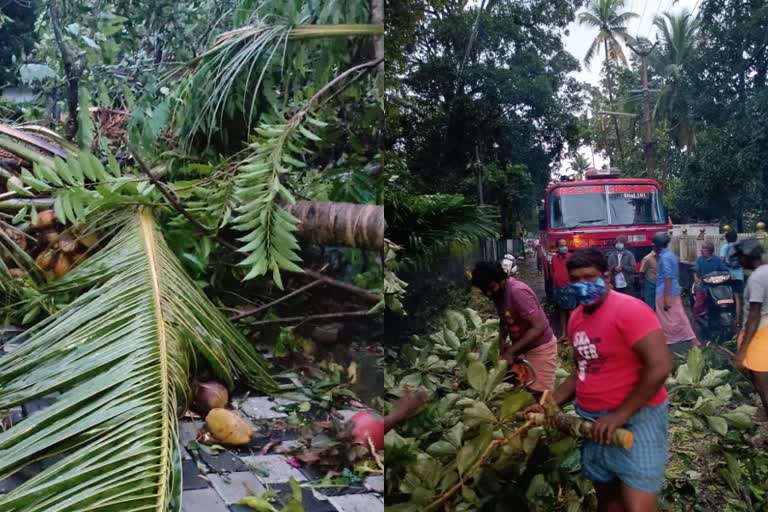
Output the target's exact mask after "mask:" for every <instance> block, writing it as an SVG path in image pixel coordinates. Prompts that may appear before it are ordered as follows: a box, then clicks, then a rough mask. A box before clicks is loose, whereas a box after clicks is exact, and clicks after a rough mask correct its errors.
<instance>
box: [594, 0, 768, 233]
mask: <svg viewBox="0 0 768 512" xmlns="http://www.w3.org/2000/svg"><path fill="white" fill-rule="evenodd" d="M767 20H768V11H767V10H766V7H765V6H764V5H762V4H761V3H754V2H752V3H750V2H748V3H743V2H737V1H730V0H704V1H702V2H701V3H700V6H699V9H698V11H697V12H696V13H693V14H691V13H689V12H688V11H685V10H684V9H673V10H672V11H670V12H668V13H658V17H657V19H656V22H655V24H654V28H653V31H652V32H651V37H652V39H654V40H655V39H656V36H658V46H657V47H656V49H655V50H654V51H653V52H652V53H651V55H650V57H649V59H648V61H649V81H650V87H651V88H652V89H654V91H652V92H651V95H650V102H651V108H652V122H653V138H654V140H655V151H656V178H657V179H659V180H660V181H661V182H662V183H663V184H664V185H666V187H667V194H666V203H667V207H668V209H669V210H670V213H671V214H672V216H673V220H674V221H676V222H687V221H695V220H706V221H721V222H723V223H726V222H727V223H734V224H736V225H737V227H738V228H739V230H752V229H754V222H755V221H756V220H759V219H758V217H760V216H762V215H764V214H765V209H764V206H763V205H764V204H766V198H767V197H768V196H766V189H765V186H764V183H765V178H766V176H765V174H764V173H765V166H764V165H762V162H764V161H765V158H766V154H765V147H766V145H765V143H764V142H765V137H766V134H765V127H764V123H763V122H762V119H763V118H764V115H765V109H766V107H768V95H767V94H766V93H765V90H766V73H767V72H766V70H767V69H768V55H767V54H766V46H765V38H764V35H765V25H766V22H767ZM654 33H655V34H656V36H654V35H653V34H654ZM639 43H640V44H641V45H642V44H643V41H640V42H639ZM644 44H645V47H646V48H648V47H650V43H649V42H645V43H644ZM603 77H604V80H603V82H602V84H601V87H600V89H599V90H597V89H590V96H591V103H590V108H591V110H592V122H591V126H590V129H589V130H588V133H589V136H588V137H586V139H587V141H588V142H589V141H591V142H592V143H593V144H594V145H595V146H596V147H597V148H598V149H600V150H602V151H604V152H606V153H607V154H609V155H611V156H612V157H613V158H612V163H613V165H616V166H618V167H620V168H622V169H623V170H624V171H625V173H626V174H628V175H634V176H644V175H645V162H644V159H643V156H642V154H643V139H642V127H643V124H642V123H643V121H642V119H643V117H642V105H643V98H642V95H641V93H639V92H638V90H639V89H641V88H642V83H641V79H640V59H639V58H638V57H636V56H634V55H633V57H632V58H631V59H630V63H629V67H627V68H622V69H620V70H618V72H616V73H614V76H612V77H611V76H610V75H608V74H604V75H603ZM612 90H615V91H618V94H616V98H615V99H614V101H613V102H611V101H610V92H611V91H612ZM611 105H612V107H613V108H612V109H610V110H614V111H622V112H627V113H632V114H635V115H636V117H634V118H627V117H621V118H620V120H619V121H618V124H619V128H620V130H619V137H620V141H621V144H622V145H623V146H624V151H623V153H622V154H619V153H618V151H617V137H616V133H615V132H614V130H613V119H611V117H610V116H603V115H599V114H597V111H598V110H609V109H608V107H609V106H611Z"/></svg>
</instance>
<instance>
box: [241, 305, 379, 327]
mask: <svg viewBox="0 0 768 512" xmlns="http://www.w3.org/2000/svg"><path fill="white" fill-rule="evenodd" d="M370 314H371V313H370V311H369V310H367V309H365V310H360V311H345V312H342V313H324V314H322V315H309V316H292V317H288V318H275V319H274V320H259V321H258V322H253V323H252V324H251V325H267V324H290V323H293V322H301V323H304V322H309V321H312V320H327V319H331V318H348V317H353V316H368V315H370Z"/></svg>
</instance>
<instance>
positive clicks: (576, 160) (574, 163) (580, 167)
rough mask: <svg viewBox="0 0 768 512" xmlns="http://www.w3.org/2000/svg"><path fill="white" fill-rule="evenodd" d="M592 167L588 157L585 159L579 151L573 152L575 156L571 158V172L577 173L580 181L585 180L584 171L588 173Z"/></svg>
mask: <svg viewBox="0 0 768 512" xmlns="http://www.w3.org/2000/svg"><path fill="white" fill-rule="evenodd" d="M590 167H591V165H590V163H589V160H588V159H587V157H585V156H584V155H582V154H581V153H579V152H578V151H574V152H573V155H572V157H571V170H572V171H574V172H575V173H576V175H577V176H578V177H579V179H583V177H584V171H586V170H587V169H589V168H590Z"/></svg>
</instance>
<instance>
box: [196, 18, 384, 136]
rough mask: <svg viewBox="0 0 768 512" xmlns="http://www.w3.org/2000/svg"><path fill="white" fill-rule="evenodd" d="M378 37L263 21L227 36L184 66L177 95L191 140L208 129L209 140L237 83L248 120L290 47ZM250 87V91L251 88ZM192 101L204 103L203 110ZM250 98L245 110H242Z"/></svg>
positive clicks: (357, 28) (370, 30)
mask: <svg viewBox="0 0 768 512" xmlns="http://www.w3.org/2000/svg"><path fill="white" fill-rule="evenodd" d="M381 34H383V27H382V26H380V25H299V26H293V25H290V24H288V23H287V22H283V21H272V20H270V19H267V18H264V19H262V20H257V21H256V22H255V23H253V24H252V25H248V26H245V27H241V28H238V29H235V30H232V31H230V32H226V33H224V34H222V35H221V36H219V37H218V39H217V40H216V41H215V42H214V44H213V46H211V48H209V49H208V50H207V51H206V52H205V53H203V54H202V55H200V56H198V57H197V58H195V59H193V60H192V61H190V62H189V64H187V68H188V71H187V73H186V79H185V83H184V85H183V87H182V95H183V96H186V97H187V99H188V100H189V101H188V106H187V108H188V109H189V108H190V105H194V107H193V108H194V109H196V112H195V114H194V120H193V121H192V124H191V130H190V132H189V133H190V136H191V135H192V134H194V133H195V132H197V131H198V130H200V129H201V128H203V127H207V132H208V136H209V137H210V135H211V134H212V133H213V130H214V129H215V127H216V126H217V123H220V122H221V121H222V119H223V116H224V113H225V110H226V105H227V102H228V101H229V100H230V96H231V94H232V91H233V88H234V86H235V85H236V83H238V81H241V80H242V81H244V83H245V90H246V94H245V95H244V97H243V102H244V103H243V105H242V109H243V112H245V113H246V118H247V119H249V120H251V119H253V113H254V109H255V106H256V101H257V99H258V97H259V95H258V94H256V92H258V91H259V89H260V87H261V85H262V83H263V81H264V78H265V76H266V74H267V72H268V71H269V70H270V68H271V66H272V65H273V64H275V63H276V62H277V61H278V60H280V61H281V62H280V67H283V66H284V64H285V63H284V62H282V60H283V57H284V55H285V51H286V45H287V44H288V42H289V41H298V40H305V39H318V38H337V37H354V36H372V35H381ZM251 84H252V85H251ZM192 97H194V98H204V100H203V102H202V104H199V103H194V102H193V101H192ZM248 98H250V105H248V104H246V102H247V101H248Z"/></svg>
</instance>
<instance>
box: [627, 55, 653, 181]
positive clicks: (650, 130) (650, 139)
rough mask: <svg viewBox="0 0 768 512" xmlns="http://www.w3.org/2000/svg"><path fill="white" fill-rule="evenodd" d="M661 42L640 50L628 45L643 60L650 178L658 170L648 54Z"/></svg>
mask: <svg viewBox="0 0 768 512" xmlns="http://www.w3.org/2000/svg"><path fill="white" fill-rule="evenodd" d="M657 44H659V42H658V41H656V42H655V43H654V44H653V46H651V48H650V49H649V50H645V51H640V50H638V49H637V48H635V47H634V46H632V45H631V44H629V45H627V46H629V48H630V49H631V50H632V51H633V52H635V54H637V55H639V56H640V62H641V76H642V80H643V89H642V92H643V157H644V158H645V168H646V173H647V177H648V179H651V180H652V179H654V178H653V177H654V172H655V170H656V155H655V153H654V151H653V145H654V141H653V126H652V124H651V102H650V90H649V89H648V56H649V55H650V54H651V52H653V50H654V49H655V48H656V45H657Z"/></svg>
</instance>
